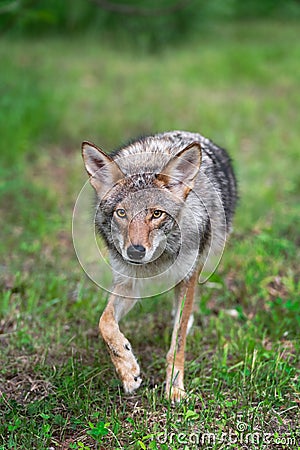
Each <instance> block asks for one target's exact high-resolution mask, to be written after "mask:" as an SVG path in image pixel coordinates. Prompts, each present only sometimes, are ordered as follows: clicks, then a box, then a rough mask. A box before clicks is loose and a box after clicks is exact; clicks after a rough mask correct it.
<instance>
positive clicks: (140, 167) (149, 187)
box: [82, 131, 237, 402]
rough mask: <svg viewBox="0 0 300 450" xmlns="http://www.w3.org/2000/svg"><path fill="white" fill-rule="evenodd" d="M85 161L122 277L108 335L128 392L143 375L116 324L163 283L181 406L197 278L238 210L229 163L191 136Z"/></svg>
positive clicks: (94, 151) (172, 377) (172, 393)
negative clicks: (171, 311) (168, 292)
mask: <svg viewBox="0 0 300 450" xmlns="http://www.w3.org/2000/svg"><path fill="white" fill-rule="evenodd" d="M82 155H83V160H84V164H85V168H86V170H87V173H88V175H89V180H90V183H91V185H92V186H93V188H94V189H95V192H96V209H95V227H96V230H97V231H98V232H99V233H100V235H101V236H102V237H103V239H104V241H105V243H106V246H107V248H108V251H109V257H110V264H111V270H112V271H113V278H114V282H113V286H112V288H111V293H110V296H109V300H108V304H107V306H106V308H105V310H104V312H103V314H102V316H101V318H100V322H99V329H100V333H101V335H102V337H103V339H104V341H105V343H106V345H107V348H108V351H109V353H110V356H111V359H112V362H113V364H114V366H115V369H116V372H117V374H118V376H119V377H120V379H121V380H122V383H123V387H124V390H125V392H127V393H131V392H133V391H134V390H135V389H137V388H138V387H139V386H140V384H141V382H142V379H141V376H140V367H139V364H138V362H137V360H136V358H135V356H134V354H133V351H132V348H131V345H130V343H129V341H128V340H127V339H126V337H125V336H124V335H123V334H122V333H121V331H120V329H119V325H118V323H119V321H120V319H121V318H122V317H123V316H124V315H125V314H126V313H127V312H128V311H129V310H130V309H131V308H132V307H133V306H134V304H135V303H136V301H137V300H138V298H139V296H140V295H141V292H140V291H141V289H142V290H143V293H144V294H145V295H142V296H147V292H146V291H147V289H148V287H149V289H150V287H151V289H152V291H151V292H153V286H156V283H157V285H159V283H160V282H161V281H162V280H166V281H167V285H168V286H167V287H168V288H170V287H172V286H174V287H175V303H174V304H175V318H174V329H173V333H172V339H171V346H170V350H169V352H168V354H167V375H166V390H165V393H166V397H167V398H168V399H170V400H171V401H172V402H176V401H180V400H181V399H182V398H183V397H184V396H185V391H184V352H185V342H186V335H187V332H188V330H189V327H190V325H191V322H192V313H193V302H194V297H195V290H196V286H197V283H198V279H199V275H200V273H201V271H202V269H203V266H206V264H207V261H208V260H209V259H211V257H212V256H213V255H216V254H219V255H221V253H222V250H223V247H224V243H225V240H226V237H227V236H228V233H229V232H230V229H231V222H232V217H233V214H234V210H235V205H236V199H237V191H236V181H235V176H234V173H233V169H232V166H231V161H230V158H229V156H228V155H227V153H226V151H225V150H223V149H222V148H220V147H218V146H217V145H215V144H214V143H213V142H212V141H210V140H209V139H206V138H205V137H203V136H201V135H200V134H197V133H190V132H184V131H172V132H166V133H161V134H155V135H152V136H145V137H141V138H138V139H136V140H134V141H131V142H130V143H129V144H127V145H125V146H123V147H121V148H119V149H118V150H116V151H115V152H114V153H111V154H110V155H107V154H106V153H105V152H104V151H103V150H101V149H100V148H98V147H96V146H95V145H94V144H92V143H90V142H86V141H85V142H83V144H82ZM147 286H148V287H147Z"/></svg>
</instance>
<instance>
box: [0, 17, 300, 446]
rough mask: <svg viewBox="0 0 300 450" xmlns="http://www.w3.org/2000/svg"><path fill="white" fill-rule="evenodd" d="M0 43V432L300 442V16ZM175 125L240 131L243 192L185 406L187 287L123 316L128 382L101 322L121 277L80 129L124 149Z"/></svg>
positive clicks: (50, 437) (193, 339) (210, 293)
mask: <svg viewBox="0 0 300 450" xmlns="http://www.w3.org/2000/svg"><path fill="white" fill-rule="evenodd" d="M0 58H1V66H2V70H1V73H0V135H1V139H0V146H1V165H0V175H1V180H0V195H1V198H0V201H1V203H0V217H1V242H0V251H1V262H0V277H1V278H0V287H1V298H0V352H1V353H0V449H1V450H4V449H5V450H6V449H26V450H31V449H39V450H41V449H85V450H89V449H123V448H124V449H152V450H153V449H164V450H165V449H174V450H177V449H185V450H188V449H192V448H211V449H221V448H224V449H225V448H226V449H227V448H228V449H229V448H232V449H240V448H246V447H247V448H251V449H257V448H258V449H260V448H261V449H263V448H268V449H271V448H274V449H296V448H300V447H299V445H300V444H299V437H300V435H299V432H300V430H299V419H300V416H299V405H300V398H299V381H298V380H299V379H298V376H299V370H298V369H299V327H300V317H299V310H300V293H299V280H300V271H299V256H300V255H299V244H300V240H299V229H300V220H299V218H300V203H299V199H300V183H299V163H300V153H299V147H300V114H299V111H300V89H299V80H300V40H299V24H297V23H295V24H292V23H286V24H284V23H268V24H267V23H265V24H263V23H256V24H255V23H252V24H251V23H248V24H240V25H232V26H230V25H222V26H221V25H220V26H219V27H217V26H214V27H212V26H211V27H207V29H204V30H203V32H202V33H201V34H200V35H198V36H195V37H194V39H192V40H191V41H190V42H186V43H184V44H182V46H177V47H176V48H166V49H164V50H162V51H161V52H160V53H158V54H151V55H149V54H143V53H141V52H136V53H135V52H133V51H132V50H131V49H130V48H127V49H126V50H123V51H120V50H117V49H116V48H113V47H111V46H109V45H108V44H107V43H103V42H99V41H97V39H96V38H95V37H94V38H91V37H82V38H80V37H76V38H72V39H69V40H68V39H66V38H65V39H63V38H52V39H50V38H48V39H47V38H43V39H40V40H37V39H36V40H24V39H23V40H21V39H19V40H13V39H8V38H2V39H1V42H0ZM172 129H184V130H189V131H199V132H201V133H202V134H204V135H205V136H207V137H210V138H211V139H213V140H214V141H215V142H216V143H218V144H220V145H222V146H224V147H225V148H227V149H228V150H229V152H230V154H231V155H232V157H233V159H234V165H235V169H236V173H237V177H238V180H239V191H240V202H239V207H238V211H237V215H236V219H235V223H234V232H233V235H232V238H231V240H230V242H229V244H228V246H227V249H226V251H225V254H224V257H223V260H222V263H221V265H220V267H219V269H218V271H217V273H216V274H215V275H214V276H213V278H212V280H211V281H210V282H209V283H207V284H206V285H205V286H201V289H200V292H199V306H198V312H197V314H196V320H195V325H194V328H193V331H192V332H191V334H190V336H189V338H188V343H187V362H186V375H185V377H186V388H187V390H188V392H189V396H188V398H187V400H186V401H184V402H183V403H181V404H179V405H177V406H176V407H171V406H170V404H168V402H167V401H166V400H165V399H164V395H163V394H164V386H163V382H164V376H165V355H166V353H167V350H168V346H169V343H170V336H171V330H172V320H171V298H172V293H167V294H163V295H161V296H159V297H156V298H154V299H152V300H144V301H141V302H140V303H139V305H138V306H137V307H136V308H135V309H134V310H133V311H132V312H131V313H130V314H129V315H128V316H127V318H126V319H125V320H124V321H123V322H122V323H121V329H122V330H123V331H124V333H125V334H126V336H127V337H128V338H129V339H130V341H131V343H132V345H133V348H134V349H135V353H136V355H137V356H138V358H139V361H140V363H141V366H142V375H143V384H142V386H141V388H140V389H139V390H138V391H137V392H136V393H135V394H134V395H131V396H128V395H125V394H124V393H123V392H122V389H121V386H120V383H119V381H118V380H117V378H116V376H115V374H114V370H113V368H112V364H111V362H110V360H109V356H108V354H107V351H106V349H105V347H104V344H103V342H102V340H101V339H100V338H99V336H98V320H99V317H100V314H101V312H102V310H103V308H104V306H105V302H106V299H107V294H106V293H105V292H102V291H100V290H99V289H97V287H96V286H94V285H93V284H92V282H91V281H89V279H87V277H86V276H85V274H84V272H83V271H82V270H81V268H80V266H79V263H78V261H77V259H76V255H75V253H74V250H73V245H72V236H71V220H72V210H73V206H74V203H75V200H76V197H77V195H78V193H79V191H80V189H81V187H82V185H83V183H84V182H85V181H86V174H85V171H84V168H83V164H82V161H81V156H80V144H81V141H82V140H84V139H88V140H91V141H94V142H95V143H97V144H99V145H101V146H102V147H103V148H104V149H106V150H110V149H113V148H114V147H116V146H118V145H119V144H120V143H121V142H124V141H126V140H127V139H129V138H131V137H134V136H135V135H140V134H142V133H149V132H150V133H151V132H156V131H164V130H172Z"/></svg>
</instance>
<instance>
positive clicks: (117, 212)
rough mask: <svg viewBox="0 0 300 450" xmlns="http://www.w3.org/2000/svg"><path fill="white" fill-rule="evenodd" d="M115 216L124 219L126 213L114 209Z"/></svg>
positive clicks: (123, 210) (122, 210)
mask: <svg viewBox="0 0 300 450" xmlns="http://www.w3.org/2000/svg"><path fill="white" fill-rule="evenodd" d="M116 214H117V216H118V217H120V218H121V219H124V218H125V217H126V211H125V209H122V208H120V209H116Z"/></svg>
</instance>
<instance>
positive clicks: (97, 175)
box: [82, 142, 201, 264]
mask: <svg viewBox="0 0 300 450" xmlns="http://www.w3.org/2000/svg"><path fill="white" fill-rule="evenodd" d="M82 154H83V159H84V163H85V167H86V170H87V172H88V174H89V177H90V183H91V185H92V186H93V188H94V189H95V191H96V194H97V212H96V216H95V224H96V227H97V229H98V231H99V232H100V233H101V234H102V236H103V237H104V238H105V240H106V243H107V244H108V246H109V247H110V248H111V249H113V248H115V249H116V250H117V251H118V252H119V254H120V255H121V256H122V258H123V260H124V261H126V262H128V263H131V264H147V263H149V262H151V261H154V260H156V259H158V258H160V256H161V255H162V254H163V253H165V252H166V253H168V254H169V255H170V253H171V254H173V255H175V256H176V254H177V253H178V251H179V249H180V245H181V242H180V241H181V231H180V229H179V228H180V225H179V224H180V215H181V212H182V208H183V206H184V203H185V200H186V198H187V196H188V195H189V193H190V191H191V190H192V189H193V186H194V181H195V177H196V175H197V173H198V171H199V168H200V164H201V148H200V144H199V143H192V144H190V145H188V146H187V147H185V148H184V149H183V150H182V151H180V152H179V153H177V155H176V156H174V155H171V154H170V157H169V158H168V159H167V160H166V156H165V155H164V157H165V162H164V159H163V155H162V157H161V158H160V154H159V153H157V152H156V153H155V154H154V153H151V152H147V151H146V150H143V151H142V153H140V154H139V153H136V152H135V153H134V152H133V153H132V154H130V153H129V154H128V153H127V154H126V153H125V156H124V154H123V155H122V152H119V153H118V154H116V156H115V157H114V158H111V157H110V156H108V155H107V154H105V153H104V152H103V151H102V150H101V149H99V148H98V147H96V146H95V145H94V144H91V143H89V142H84V143H83V145H82ZM153 159H155V160H156V161H157V160H158V163H156V167H159V169H158V170H152V169H150V170H149V167H151V164H149V160H150V161H151V160H153ZM154 165H155V164H154ZM152 166H153V164H152Z"/></svg>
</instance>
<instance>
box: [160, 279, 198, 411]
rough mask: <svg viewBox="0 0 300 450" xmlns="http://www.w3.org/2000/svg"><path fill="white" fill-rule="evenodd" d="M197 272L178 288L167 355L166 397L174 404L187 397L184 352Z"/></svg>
mask: <svg viewBox="0 0 300 450" xmlns="http://www.w3.org/2000/svg"><path fill="white" fill-rule="evenodd" d="M198 275H199V271H198V270H197V271H196V272H195V273H194V274H193V275H192V277H191V278H190V280H189V281H187V282H184V281H183V282H181V283H180V284H179V285H178V286H177V287H176V294H177V312H176V316H175V321H174V329H173V333H172V341H171V346H170V350H169V352H168V354H167V379H166V397H167V398H170V400H171V401H172V402H177V401H180V400H181V399H182V398H183V397H184V396H185V390H184V384H183V378H184V351H185V341H186V334H187V329H188V323H189V318H190V316H191V313H192V311H193V303H194V297H195V288H196V284H197V280H198Z"/></svg>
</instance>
